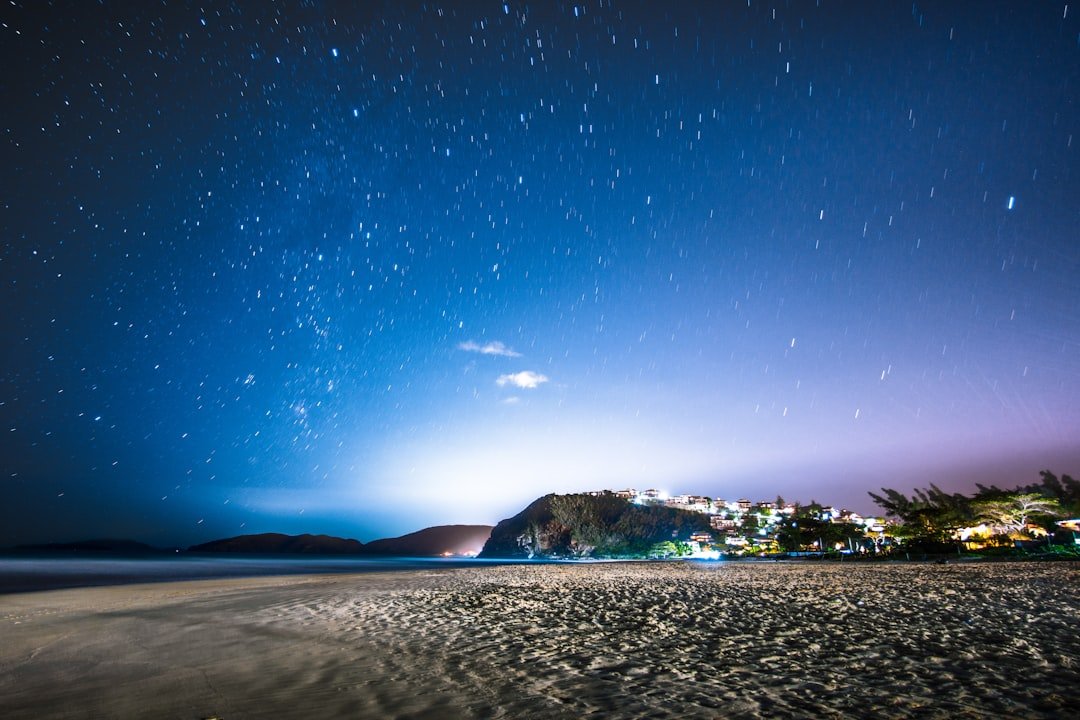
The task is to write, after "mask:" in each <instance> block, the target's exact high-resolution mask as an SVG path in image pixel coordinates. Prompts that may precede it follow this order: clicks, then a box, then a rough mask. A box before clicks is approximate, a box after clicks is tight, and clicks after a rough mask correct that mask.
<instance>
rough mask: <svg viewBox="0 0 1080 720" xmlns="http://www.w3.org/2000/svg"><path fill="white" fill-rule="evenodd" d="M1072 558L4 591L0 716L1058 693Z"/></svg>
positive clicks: (554, 712) (396, 711) (914, 704)
mask: <svg viewBox="0 0 1080 720" xmlns="http://www.w3.org/2000/svg"><path fill="white" fill-rule="evenodd" d="M1078 589H1080V563H1075V562H1074V563H1007V564H1001V563H993V564H979V563H972V564H949V565H935V564H931V563H899V564H874V565H862V564H859V565H856V564H844V565H843V566H841V564H840V563H834V564H827V565H823V564H814V565H808V564H805V563H755V564H752V565H751V564H748V563H713V564H711V565H706V564H702V563H697V564H695V563H633V562H616V563H564V564H538V565H520V564H519V565H492V566H487V567H475V568H464V569H439V568H433V569H429V570H411V571H399V572H386V573H373V574H366V575H315V576H302V575H297V576H287V577H260V578H234V579H227V580H222V579H214V580H197V581H187V582H177V583H155V584H143V585H125V586H113V587H102V588H85V589H77V590H54V591H49V592H43V593H27V594H19V595H9V596H0V626H2V627H3V635H4V637H5V642H4V644H3V647H2V648H0V707H3V708H4V709H5V712H4V714H5V717H6V718H31V717H33V718H42V717H43V718H68V717H87V716H106V717H130V716H154V717H177V718H180V717H185V718H192V717H222V718H228V719H229V720H234V719H235V718H244V717H253V718H254V717H265V716H267V714H268V713H272V714H273V715H275V716H276V717H287V718H288V717H297V718H299V717H331V716H344V715H348V716H351V717H361V718H368V717H370V718H391V719H394V718H397V719H400V720H404V719H405V718H439V717H460V718H487V717H498V718H519V717H528V718H540V719H543V718H553V719H554V718H560V719H561V718H578V717H596V718H600V717H603V718H635V717H642V716H649V717H656V718H673V719H674V718H686V717H689V718H697V717H700V718H714V717H718V716H724V717H737V718H756V717H801V716H808V715H831V716H837V717H839V716H840V715H841V714H846V715H852V714H854V715H855V716H865V715H866V714H867V712H872V714H875V715H877V716H880V717H898V718H916V717H920V718H921V717H956V716H958V715H960V716H964V715H966V716H969V717H970V716H983V715H993V716H1002V715H1005V716H1025V717H1036V718H1040V717H1043V718H1051V717H1061V716H1063V715H1064V714H1067V709H1068V708H1069V707H1076V706H1077V704H1078V703H1080V638H1078V637H1077V635H1076V632H1075V618H1076V617H1077V616H1078V615H1080V593H1078V592H1077V590H1078Z"/></svg>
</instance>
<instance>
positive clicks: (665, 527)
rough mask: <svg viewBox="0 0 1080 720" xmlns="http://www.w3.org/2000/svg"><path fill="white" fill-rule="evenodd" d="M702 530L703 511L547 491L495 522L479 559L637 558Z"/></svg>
mask: <svg viewBox="0 0 1080 720" xmlns="http://www.w3.org/2000/svg"><path fill="white" fill-rule="evenodd" d="M699 530H705V531H707V530H709V519H708V517H707V516H705V515H701V514H699V513H692V512H687V511H685V510H677V509H675V508H669V507H663V506H659V505H633V504H631V503H629V502H627V501H626V500H622V499H620V498H616V497H614V496H612V495H600V496H593V495H545V496H544V497H542V498H539V499H538V500H535V501H533V502H532V503H531V504H530V505H529V506H528V507H527V508H525V509H524V510H522V511H521V512H520V513H518V514H517V515H515V516H514V517H512V518H508V519H506V520H503V521H502V522H500V523H499V524H498V525H496V526H495V529H494V530H492V531H491V537H490V538H489V539H488V541H487V543H486V544H485V545H484V550H483V551H482V552H481V553H480V557H482V558H536V557H620V556H624V557H625V556H630V557H632V556H640V555H644V554H645V553H646V552H647V551H648V549H649V548H650V547H652V546H653V545H654V544H656V543H659V542H663V541H665V540H686V539H688V538H689V537H690V535H691V534H692V533H694V532H697V531H699Z"/></svg>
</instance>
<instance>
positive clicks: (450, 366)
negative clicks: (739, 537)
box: [0, 2, 1080, 544]
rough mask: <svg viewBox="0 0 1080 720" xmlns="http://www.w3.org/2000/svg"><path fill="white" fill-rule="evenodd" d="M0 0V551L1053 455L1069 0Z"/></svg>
mask: <svg viewBox="0 0 1080 720" xmlns="http://www.w3.org/2000/svg"><path fill="white" fill-rule="evenodd" d="M822 5H823V6H822V7H816V6H815V5H813V4H810V3H792V4H783V3H782V4H778V5H776V6H775V7H774V6H773V5H768V4H761V3H755V2H752V3H749V4H748V5H747V6H746V7H742V6H736V5H734V4H722V5H719V6H716V7H711V6H703V5H699V4H685V5H679V6H676V7H674V8H668V7H664V6H661V5H659V4H655V3H646V4H637V3H627V4H623V3H618V4H616V5H614V6H612V5H610V4H608V3H581V4H578V5H573V4H565V5H563V4H549V3H541V4H537V5H526V4H519V3H509V4H506V5H504V4H503V3H486V4H485V3H476V4H469V5H468V6H467V7H458V6H456V5H453V4H447V5H445V6H440V5H436V4H424V5H419V4H411V3H405V4H400V5H399V4H396V3H387V4H377V3H376V4H370V5H365V7H364V9H362V10H357V9H356V8H352V7H351V6H349V5H348V4H342V5H338V4H308V3H287V4H286V3H282V4H278V5H266V6H262V7H258V8H252V7H248V6H246V5H240V4H229V3H220V4H219V3H210V4H204V5H181V4H177V5H170V6H169V7H168V8H159V7H156V6H153V7H151V6H139V5H106V6H104V7H102V6H97V5H90V4H83V3H78V4H73V5H60V6H49V5H40V4H36V3H35V4H20V3H16V4H14V5H7V6H5V7H4V8H3V9H2V10H0V15H2V19H3V23H4V24H3V25H2V26H0V33H2V37H3V47H4V49H3V51H2V52H3V53H4V61H5V63H6V67H9V68H14V69H15V70H14V71H13V72H10V73H9V74H8V78H7V79H6V80H5V81H4V83H3V85H2V88H0V92H2V93H3V100H4V106H5V107H8V108H15V110H14V111H11V112H8V113H6V114H5V117H4V119H3V134H4V137H3V143H2V145H0V147H2V152H3V165H4V167H5V168H7V169H8V171H7V173H6V175H7V178H8V182H7V183H6V184H5V185H6V186H5V190H4V198H3V204H2V209H0V223H2V228H3V248H2V254H0V280H2V288H3V291H2V292H3V297H2V302H3V306H4V308H5V312H4V313H3V318H2V320H0V322H2V324H3V330H4V335H5V337H6V338H8V345H9V350H8V351H7V352H6V353H5V354H4V357H3V358H2V359H0V368H2V373H0V420H2V429H3V430H4V433H3V440H2V442H3V445H2V446H0V450H2V455H0V456H2V457H3V458H4V460H3V462H4V467H3V471H4V472H3V478H4V479H3V481H2V482H3V483H4V493H5V503H4V504H3V506H4V514H3V516H2V520H3V523H2V526H3V530H0V544H12V543H16V542H28V541H37V540H53V539H56V540H62V539H71V538H77V537H85V536H102V535H124V536H131V537H136V538H138V539H144V540H147V541H151V542H159V543H179V544H187V543H193V542H196V541H202V540H207V539H210V538H213V537H220V536H224V535H232V534H238V533H241V532H261V531H271V530H273V531H283V532H305V531H306V532H327V533H332V534H339V535H346V536H350V537H357V538H359V539H361V540H370V539H373V538H375V537H381V536H388V535H397V534H402V533H405V532H409V531H411V530H415V529H417V528H419V527H423V526H425V525H432V524H446V523H454V522H470V523H472V522H488V523H494V522H497V521H498V520H499V519H501V518H503V517H506V516H508V515H510V514H513V513H514V512H516V511H517V510H518V509H520V508H521V507H523V506H524V505H525V504H527V503H528V502H529V501H531V500H532V499H533V498H534V497H536V496H537V495H540V494H544V493H546V492H552V491H559V492H562V491H575V490H588V489H595V488H600V487H626V486H634V487H638V488H642V489H643V488H645V487H659V488H664V489H668V490H671V491H684V492H695V493H702V494H708V495H713V496H720V497H727V498H735V497H740V496H747V497H751V498H754V499H766V498H768V499H771V498H773V497H775V496H776V495H777V494H783V495H784V496H785V497H786V498H790V499H798V500H802V501H809V500H810V499H812V498H813V499H817V500H819V501H822V502H831V503H835V504H838V505H846V506H850V507H853V508H855V509H858V510H861V511H863V512H870V511H873V510H874V506H873V504H872V503H871V502H870V501H869V498H868V496H867V495H866V491H867V490H876V489H877V488H879V487H881V486H882V485H886V486H889V487H898V488H901V489H910V488H912V487H922V486H926V485H927V484H928V483H930V482H935V483H938V484H940V485H942V486H944V487H947V488H949V489H956V490H972V489H974V483H975V482H976V481H979V482H985V483H991V482H992V483H998V484H1000V485H1004V486H1012V485H1016V484H1020V483H1027V482H1030V481H1033V480H1034V479H1036V478H1037V475H1038V471H1039V470H1041V469H1043V468H1050V469H1052V470H1054V471H1055V472H1057V473H1072V474H1075V473H1076V472H1077V461H1078V460H1080V447H1078V445H1077V442H1076V438H1077V437H1080V411H1078V409H1077V402H1076V401H1077V394H1076V387H1077V382H1076V380H1077V378H1078V377H1080V359H1078V358H1080V354H1078V353H1077V350H1078V342H1080V332H1078V331H1080V314H1078V311H1077V309H1078V307H1080V303H1078V299H1080V298H1078V294H1077V290H1076V281H1075V279H1076V276H1077V270H1078V265H1080V262H1078V261H1080V250H1078V247H1080V246H1078V244H1077V235H1076V227H1078V226H1080V225H1078V220H1080V218H1078V206H1077V203H1076V198H1077V197H1080V187H1078V183H1077V177H1076V161H1075V155H1074V153H1075V151H1076V150H1075V147H1074V145H1075V142H1076V141H1075V140H1074V135H1075V133H1076V131H1077V115H1078V113H1077V109H1076V105H1075V101H1074V99H1073V97H1072V94H1073V92H1074V90H1075V87H1076V85H1077V81H1078V80H1080V78H1078V77H1077V75H1078V73H1077V68H1080V62H1078V60H1080V58H1078V57H1077V53H1078V45H1077V42H1076V37H1077V34H1078V32H1080V26H1078V24H1077V19H1076V13H1075V12H1070V10H1069V9H1067V7H1066V6H1065V5H1061V4H1055V3H1039V4H1034V5H1030V6H1029V5H1020V4H1015V3H977V4H951V3H950V4H947V5H946V6H942V5H941V4H934V5H931V6H927V7H921V6H918V5H916V6H906V5H901V4H873V5H866V4H864V3H846V2H838V3H823V4H822Z"/></svg>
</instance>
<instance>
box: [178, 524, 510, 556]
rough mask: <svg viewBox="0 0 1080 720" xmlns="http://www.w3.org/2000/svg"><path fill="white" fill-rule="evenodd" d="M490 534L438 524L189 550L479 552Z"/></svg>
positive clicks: (228, 542) (276, 537) (240, 539)
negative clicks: (360, 535)
mask: <svg viewBox="0 0 1080 720" xmlns="http://www.w3.org/2000/svg"><path fill="white" fill-rule="evenodd" d="M490 534H491V526H490V525H438V526H435V527H429V528H425V529H423V530H419V531H417V532H414V533H409V534H408V535H402V536H401V537H396V538H385V539H382V540H373V541H371V542H369V543H366V544H365V543H362V542H360V541H359V540H352V539H346V538H339V537H332V536H330V535H282V534H281V533H263V534H261V535H239V536H237V537H231V538H225V539H222V540H212V541H210V542H207V543H202V544H201V545H193V546H192V547H190V548H188V550H189V551H190V552H200V553H210V552H213V553H216V552H234V553H275V554H292V553H303V554H311V555H396V556H413V557H422V556H434V555H446V554H450V555H470V554H476V553H477V552H478V551H479V550H480V548H481V547H483V545H484V541H485V540H486V539H487V537H488V535H490Z"/></svg>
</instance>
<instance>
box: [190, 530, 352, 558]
mask: <svg viewBox="0 0 1080 720" xmlns="http://www.w3.org/2000/svg"><path fill="white" fill-rule="evenodd" d="M188 550H190V551H191V552H235V553H282V554H286V553H307V554H313V555H357V554H360V553H362V552H363V551H364V545H363V543H361V542H360V541H359V540H346V539H343V538H337V537H331V536H329V535H282V534H281V533H263V534H261V535H239V536H237V537H232V538H225V539H223V540H211V541H210V542H208V543H203V544H202V545H194V546H192V547H190V548H188Z"/></svg>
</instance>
